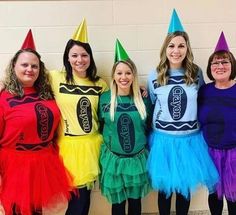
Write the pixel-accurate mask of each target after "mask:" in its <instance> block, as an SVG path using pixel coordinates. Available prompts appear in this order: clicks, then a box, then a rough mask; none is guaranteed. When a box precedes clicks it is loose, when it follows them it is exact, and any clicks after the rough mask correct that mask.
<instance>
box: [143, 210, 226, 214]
mask: <svg viewBox="0 0 236 215" xmlns="http://www.w3.org/2000/svg"><path fill="white" fill-rule="evenodd" d="M227 214H228V213H227V211H224V212H223V214H222V215H227ZM142 215H158V214H156V213H148V214H147V213H145V214H142ZM171 215H175V212H172V213H171ZM189 215H210V212H209V211H190V212H189Z"/></svg>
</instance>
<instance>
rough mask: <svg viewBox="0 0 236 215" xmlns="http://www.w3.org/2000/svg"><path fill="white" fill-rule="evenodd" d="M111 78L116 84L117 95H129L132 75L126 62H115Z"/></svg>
mask: <svg viewBox="0 0 236 215" xmlns="http://www.w3.org/2000/svg"><path fill="white" fill-rule="evenodd" d="M113 79H114V80H115V82H116V85H117V90H118V95H129V93H130V90H131V85H132V83H133V80H134V75H133V72H132V70H131V69H130V67H129V66H128V65H127V64H125V63H122V62H119V63H118V64H117V66H116V69H115V72H114V75H113Z"/></svg>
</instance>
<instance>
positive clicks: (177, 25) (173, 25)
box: [168, 9, 184, 34]
mask: <svg viewBox="0 0 236 215" xmlns="http://www.w3.org/2000/svg"><path fill="white" fill-rule="evenodd" d="M176 31H182V32H184V28H183V26H182V24H181V22H180V19H179V17H178V14H177V12H176V10H175V9H174V10H173V12H172V16H171V21H170V25H169V29H168V34H171V33H174V32H176Z"/></svg>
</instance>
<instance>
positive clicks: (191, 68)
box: [157, 31, 198, 85]
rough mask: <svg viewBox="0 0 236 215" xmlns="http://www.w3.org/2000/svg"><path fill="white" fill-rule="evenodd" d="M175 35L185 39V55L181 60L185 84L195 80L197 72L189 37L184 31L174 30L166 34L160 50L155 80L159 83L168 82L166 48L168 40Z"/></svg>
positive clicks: (164, 83)
mask: <svg viewBox="0 0 236 215" xmlns="http://www.w3.org/2000/svg"><path fill="white" fill-rule="evenodd" d="M177 36H182V37H183V38H184V39H185V41H186V46H187V53H186V57H185V59H184V60H183V63H182V66H183V68H184V70H185V76H184V80H185V82H186V84H187V85H190V84H192V83H194V82H195V81H196V78H197V73H198V66H197V65H196V64H194V63H193V60H194V57H193V53H192V49H191V46H190V41H189V37H188V35H187V33H186V32H181V31H176V32H174V33H171V34H168V35H167V36H166V38H165V41H164V43H163V45H162V48H161V51H160V63H159V65H158V66H157V73H158V77H157V81H158V83H159V84H160V85H166V84H167V83H168V79H169V74H168V69H169V61H168V58H167V56H166V49H167V47H168V45H169V43H170V41H171V40H172V39H173V38H174V37H177Z"/></svg>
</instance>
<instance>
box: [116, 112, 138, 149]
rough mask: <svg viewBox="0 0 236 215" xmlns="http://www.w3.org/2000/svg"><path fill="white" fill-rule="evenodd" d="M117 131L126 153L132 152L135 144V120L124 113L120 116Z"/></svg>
mask: <svg viewBox="0 0 236 215" xmlns="http://www.w3.org/2000/svg"><path fill="white" fill-rule="evenodd" d="M117 133H118V137H119V141H120V145H121V148H122V149H123V151H124V152H126V153H130V152H132V151H133V149H134V144H135V143H134V141H135V131H134V124H133V121H132V119H131V117H130V116H129V115H128V114H122V115H121V116H120V117H119V119H118V122H117Z"/></svg>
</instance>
